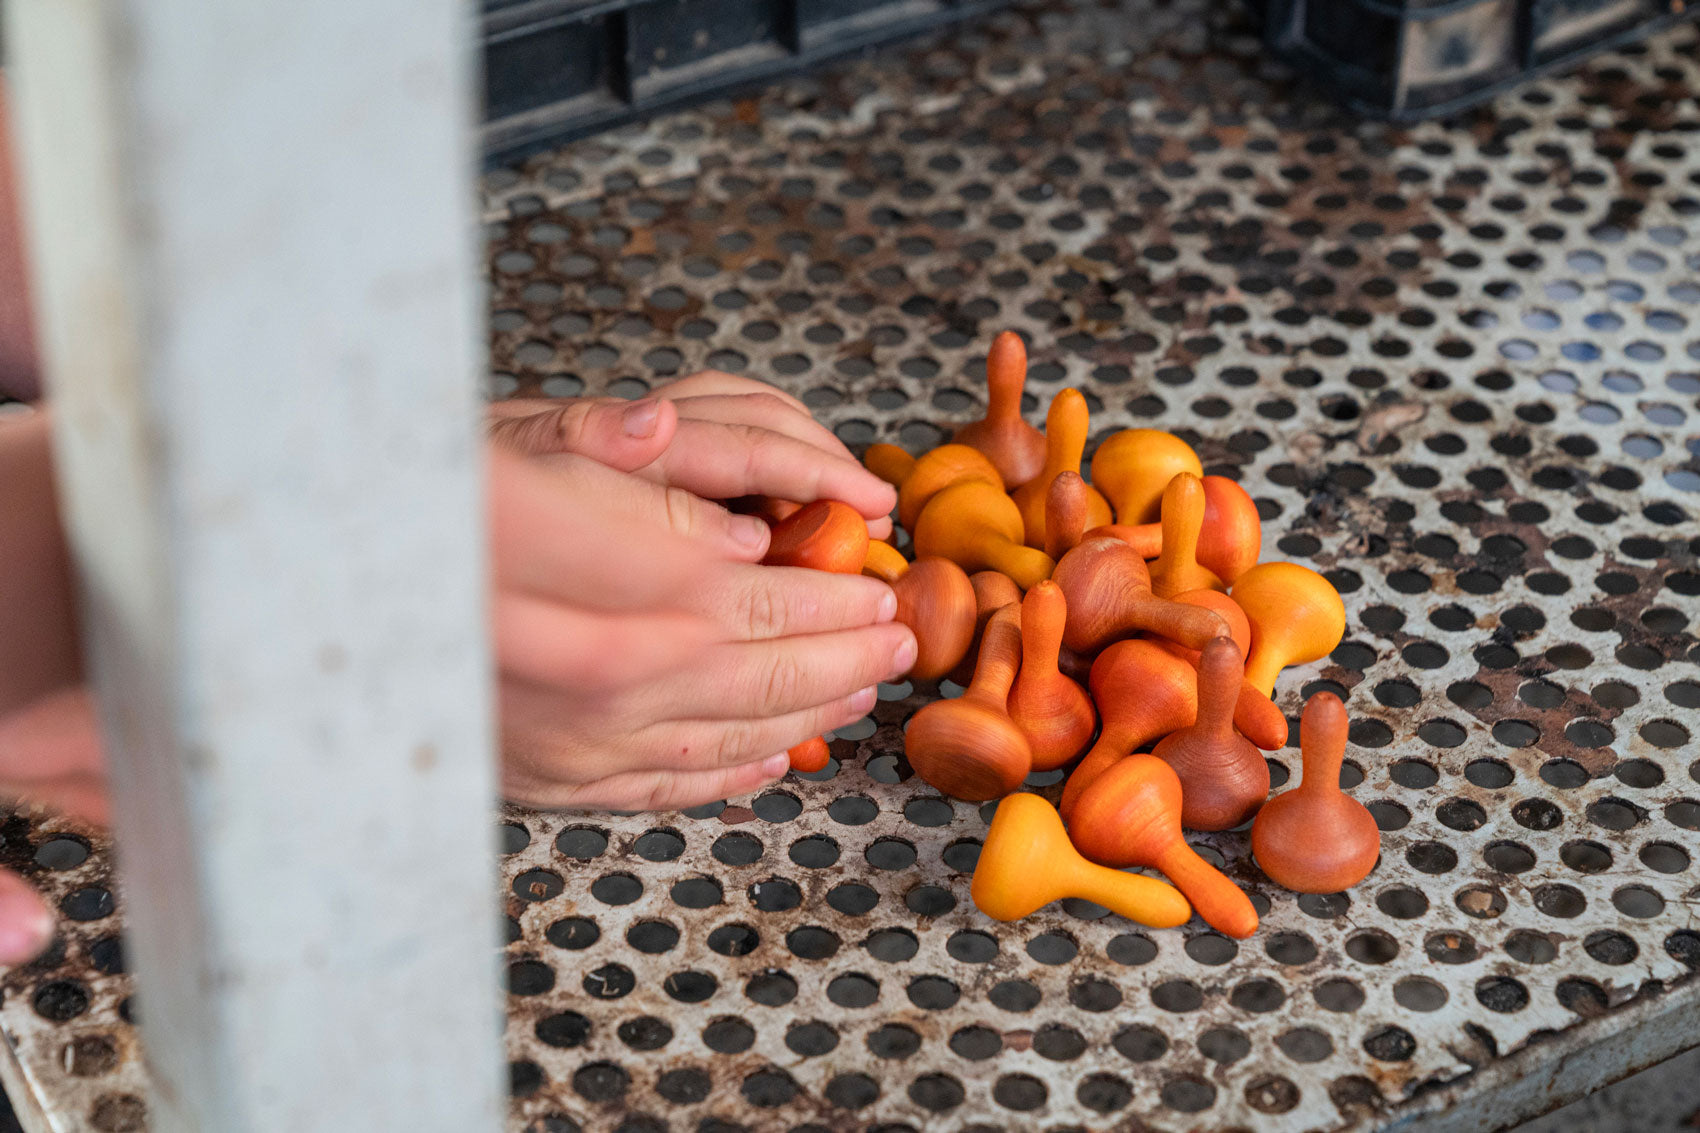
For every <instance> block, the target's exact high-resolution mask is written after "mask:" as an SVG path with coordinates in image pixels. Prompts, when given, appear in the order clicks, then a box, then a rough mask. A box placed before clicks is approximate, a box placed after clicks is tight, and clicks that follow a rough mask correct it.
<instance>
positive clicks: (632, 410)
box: [620, 397, 661, 440]
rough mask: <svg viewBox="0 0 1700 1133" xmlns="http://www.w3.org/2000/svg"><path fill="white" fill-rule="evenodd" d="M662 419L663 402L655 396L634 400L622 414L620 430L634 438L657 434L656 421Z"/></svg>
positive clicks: (644, 437)
mask: <svg viewBox="0 0 1700 1133" xmlns="http://www.w3.org/2000/svg"><path fill="white" fill-rule="evenodd" d="M660 420H661V402H659V401H657V400H656V399H655V398H653V397H646V398H644V399H643V400H642V401H634V402H632V403H631V404H630V405H628V406H626V408H625V409H624V410H623V411H622V412H621V414H620V430H621V431H622V432H624V433H625V434H626V436H628V437H631V438H632V439H634V440H645V439H647V438H649V437H653V436H654V435H655V425H656V422H658V421H660Z"/></svg>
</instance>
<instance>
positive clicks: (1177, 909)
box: [968, 792, 1192, 928]
mask: <svg viewBox="0 0 1700 1133" xmlns="http://www.w3.org/2000/svg"><path fill="white" fill-rule="evenodd" d="M968 894H969V896H970V897H972V898H973V899H974V905H975V907H976V908H978V909H979V910H980V911H981V912H982V913H985V914H986V915H987V916H988V917H991V918H993V919H994V920H1000V921H1013V920H1019V919H1020V918H1022V917H1025V916H1028V915H1030V914H1032V913H1035V912H1038V911H1039V910H1040V909H1041V908H1043V907H1044V906H1046V905H1048V904H1050V903H1051V902H1052V901H1060V900H1062V899H1063V898H1065V897H1079V898H1081V899H1083V900H1087V901H1095V902H1097V903H1098V904H1100V905H1102V906H1104V907H1105V908H1107V909H1109V910H1110V911H1112V912H1116V913H1120V914H1121V915H1122V916H1124V917H1126V918H1127V919H1128V920H1130V921H1135V922H1137V923H1139V924H1142V925H1149V926H1151V927H1152V928H1173V927H1174V926H1175V925H1179V924H1185V923H1186V920H1187V918H1188V917H1189V916H1191V915H1192V907H1191V906H1190V905H1189V904H1187V900H1186V898H1185V897H1183V896H1181V894H1180V892H1179V891H1178V890H1176V889H1175V888H1174V887H1173V886H1171V885H1165V884H1164V883H1163V882H1161V881H1158V880H1156V879H1155V878H1151V877H1142V876H1140V875H1139V874H1137V873H1122V872H1121V871H1120V870H1114V869H1109V868H1108V867H1106V866H1101V865H1094V864H1093V863H1092V862H1089V861H1087V860H1086V859H1085V858H1083V857H1081V856H1080V853H1079V851H1077V850H1076V849H1075V848H1074V846H1073V845H1071V844H1070V843H1069V840H1068V834H1067V832H1066V831H1064V829H1063V824H1062V819H1061V818H1059V817H1058V816H1057V812H1056V808H1054V807H1052V806H1051V804H1050V803H1048V802H1046V801H1045V800H1044V799H1042V798H1040V797H1039V796H1038V795H1033V794H1028V793H1026V792H1022V793H1021V794H1016V795H1010V796H1009V797H1008V798H1006V799H1004V800H1003V801H1002V802H1000V803H999V804H998V809H997V813H996V814H994V815H993V816H992V826H991V829H990V830H988V831H986V841H985V844H984V845H982V846H981V847H980V860H979V862H978V863H977V864H976V865H975V867H974V880H973V882H972V883H971V884H970V885H969V887H968Z"/></svg>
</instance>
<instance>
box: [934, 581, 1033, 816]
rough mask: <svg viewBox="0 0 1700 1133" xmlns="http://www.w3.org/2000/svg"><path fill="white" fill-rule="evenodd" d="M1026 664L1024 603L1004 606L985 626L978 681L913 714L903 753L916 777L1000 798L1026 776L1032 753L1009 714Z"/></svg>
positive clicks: (964, 794)
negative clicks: (1018, 677)
mask: <svg viewBox="0 0 1700 1133" xmlns="http://www.w3.org/2000/svg"><path fill="white" fill-rule="evenodd" d="M1020 665H1021V608H1020V607H1019V606H1005V607H1004V608H1003V609H1001V610H999V611H998V612H997V613H995V614H993V615H992V620H991V621H989V622H987V623H986V634H985V638H984V640H983V641H981V643H980V661H979V664H978V665H976V666H975V668H974V680H973V683H971V684H970V685H969V686H968V691H967V692H964V693H963V694H962V695H961V696H960V697H958V698H956V699H955V700H935V701H933V702H932V703H931V704H928V705H927V706H926V707H924V708H922V709H921V710H920V711H919V712H917V713H915V715H914V716H913V717H911V718H910V720H909V730H908V731H907V732H905V733H904V736H903V751H904V754H905V755H907V756H908V758H909V764H910V766H912V767H913V768H914V769H915V774H917V775H919V776H920V777H921V778H922V779H923V780H925V781H926V782H928V783H930V784H932V785H933V786H934V787H937V788H938V789H939V790H941V791H943V792H944V793H945V794H947V795H951V796H954V797H955V798H959V799H966V800H968V801H969V802H984V801H985V800H987V799H996V798H1002V797H1003V796H1004V795H1007V794H1009V793H1010V792H1011V791H1013V790H1015V789H1016V788H1017V787H1019V786H1021V781H1022V780H1023V779H1025V778H1027V773H1028V772H1029V771H1030V770H1031V769H1032V767H1033V751H1032V748H1030V747H1029V746H1028V743H1027V737H1026V736H1024V735H1022V734H1021V729H1020V728H1018V727H1016V726H1015V721H1013V720H1011V719H1010V718H1009V709H1008V707H1007V706H1008V703H1009V689H1010V685H1012V684H1013V683H1014V682H1015V673H1016V670H1017V669H1018V668H1019V667H1020Z"/></svg>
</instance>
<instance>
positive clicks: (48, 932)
mask: <svg viewBox="0 0 1700 1133" xmlns="http://www.w3.org/2000/svg"><path fill="white" fill-rule="evenodd" d="M52 942H53V914H52V913H50V912H48V909H47V902H45V901H43V900H42V899H41V894H39V893H37V892H36V891H35V890H34V889H32V888H31V887H30V883H29V882H27V881H25V880H24V879H23V878H21V877H19V876H18V875H17V874H15V873H13V872H12V871H11V870H0V965H5V966H7V967H10V966H11V965H13V964H23V963H27V962H29V961H30V960H33V959H35V958H36V957H37V956H39V955H41V953H42V951H43V950H44V949H46V948H47V946H48V945H49V944H51V943H52Z"/></svg>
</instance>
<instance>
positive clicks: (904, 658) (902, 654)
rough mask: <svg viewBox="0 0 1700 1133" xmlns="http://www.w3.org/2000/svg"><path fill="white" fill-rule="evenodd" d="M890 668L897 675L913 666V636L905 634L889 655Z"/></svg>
mask: <svg viewBox="0 0 1700 1133" xmlns="http://www.w3.org/2000/svg"><path fill="white" fill-rule="evenodd" d="M891 664H892V668H894V669H896V670H897V673H898V675H899V676H901V675H902V674H904V673H907V672H908V671H909V670H910V669H912V668H914V667H915V638H914V637H913V636H905V637H904V638H903V640H902V641H901V642H900V643H899V644H898V646H897V649H896V650H895V651H894V652H893V653H892V655H891Z"/></svg>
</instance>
